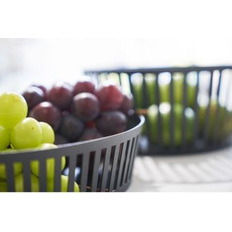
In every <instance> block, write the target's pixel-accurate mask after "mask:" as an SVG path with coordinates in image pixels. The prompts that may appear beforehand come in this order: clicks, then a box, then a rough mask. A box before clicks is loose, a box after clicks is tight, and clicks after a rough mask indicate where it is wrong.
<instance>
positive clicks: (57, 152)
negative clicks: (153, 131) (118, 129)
mask: <svg viewBox="0 0 232 232" xmlns="http://www.w3.org/2000/svg"><path fill="white" fill-rule="evenodd" d="M130 121H131V122H133V126H132V127H131V129H128V130H127V131H125V132H123V133H120V134H116V135H112V136H107V137H104V138H100V139H95V140H90V141H85V142H77V143H72V144H71V143H70V144H65V145H60V146H58V148H56V149H51V150H31V151H24V152H15V153H1V155H0V164H5V165H6V176H7V178H6V182H7V187H8V191H9V192H14V191H15V187H14V186H15V183H14V180H15V178H14V172H13V164H14V163H16V162H18V163H22V165H23V171H24V172H23V181H24V191H28V192H30V191H31V172H30V163H31V162H33V161H38V163H39V191H40V192H46V191H47V178H46V177H47V170H46V161H47V159H51V158H52V159H54V161H55V170H54V188H55V189H54V191H56V192H60V191H61V182H60V179H61V174H62V173H61V157H63V156H65V157H66V158H67V159H68V161H69V162H68V163H69V164H68V166H67V168H68V169H69V170H68V174H67V175H68V177H69V182H68V191H69V192H72V191H73V190H74V180H76V182H77V184H78V185H79V187H80V190H81V191H84V192H85V191H91V192H95V191H103V192H105V191H106V192H108V191H114V192H115V191H126V189H127V188H128V187H129V185H130V181H129V182H126V183H121V180H122V173H126V172H127V170H128V169H129V165H130V166H131V165H133V162H134V159H133V161H132V160H131V159H132V158H134V157H135V155H136V154H135V152H136V150H133V155H131V154H130V152H131V151H130V150H128V149H126V143H127V142H125V141H128V142H129V143H132V141H133V140H134V138H135V137H136V138H137V137H138V136H139V135H140V132H141V129H142V125H143V124H144V121H145V119H144V117H143V116H140V117H138V116H136V115H134V116H133V118H131V119H130ZM122 143H124V145H125V146H124V150H123V152H122V157H121V156H120V157H121V158H120V157H119V153H120V146H121V144H122ZM112 149H115V155H114V160H113V162H110V159H111V155H112V153H111V152H112ZM104 150H106V152H105V153H104V152H103V151H104ZM92 155H93V156H92ZM79 157H82V162H81V164H80V166H78V165H77V160H79ZM101 158H102V159H101ZM119 158H120V160H119ZM126 159H127V162H125V160H126ZM119 162H120V167H119V166H118V164H119ZM111 165H112V167H111ZM102 166H103V171H100V170H101V167H102ZM118 168H119V170H118ZM76 169H79V170H80V175H81V176H80V178H76V175H75V170H76ZM74 176H75V177H74ZM109 176H111V178H110V180H109V179H108V177H109ZM77 179H78V181H77ZM99 180H101V181H100V182H99ZM116 181H118V184H117V185H116V183H117V182H116ZM98 183H99V186H98ZM0 191H2V190H1V189H0Z"/></svg>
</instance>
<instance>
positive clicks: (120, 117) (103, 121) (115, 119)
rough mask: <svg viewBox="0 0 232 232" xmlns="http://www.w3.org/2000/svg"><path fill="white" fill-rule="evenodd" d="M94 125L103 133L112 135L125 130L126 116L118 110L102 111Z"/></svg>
mask: <svg viewBox="0 0 232 232" xmlns="http://www.w3.org/2000/svg"><path fill="white" fill-rule="evenodd" d="M96 127H97V129H98V131H99V132H100V133H102V134H103V135H113V134H117V133H121V132H123V131H125V130H126V127H127V118H126V116H125V114H123V113H122V112H120V111H107V112H103V113H102V114H101V115H100V117H99V118H98V119H97V120H96Z"/></svg>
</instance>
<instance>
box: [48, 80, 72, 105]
mask: <svg viewBox="0 0 232 232" xmlns="http://www.w3.org/2000/svg"><path fill="white" fill-rule="evenodd" d="M72 97H73V88H72V86H71V85H70V84H68V83H64V82H57V83H55V84H54V85H53V87H52V88H51V89H50V90H49V92H48V95H47V100H48V101H50V102H51V103H53V104H54V105H55V106H57V107H58V108H59V109H61V110H65V109H68V108H69V106H70V104H71V101H72Z"/></svg>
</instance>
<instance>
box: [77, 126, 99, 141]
mask: <svg viewBox="0 0 232 232" xmlns="http://www.w3.org/2000/svg"><path fill="white" fill-rule="evenodd" d="M102 137H103V135H102V134H101V133H100V132H98V131H97V130H96V129H95V128H87V129H85V130H84V132H83V134H82V136H81V137H80V139H79V141H86V140H92V139H99V138H102Z"/></svg>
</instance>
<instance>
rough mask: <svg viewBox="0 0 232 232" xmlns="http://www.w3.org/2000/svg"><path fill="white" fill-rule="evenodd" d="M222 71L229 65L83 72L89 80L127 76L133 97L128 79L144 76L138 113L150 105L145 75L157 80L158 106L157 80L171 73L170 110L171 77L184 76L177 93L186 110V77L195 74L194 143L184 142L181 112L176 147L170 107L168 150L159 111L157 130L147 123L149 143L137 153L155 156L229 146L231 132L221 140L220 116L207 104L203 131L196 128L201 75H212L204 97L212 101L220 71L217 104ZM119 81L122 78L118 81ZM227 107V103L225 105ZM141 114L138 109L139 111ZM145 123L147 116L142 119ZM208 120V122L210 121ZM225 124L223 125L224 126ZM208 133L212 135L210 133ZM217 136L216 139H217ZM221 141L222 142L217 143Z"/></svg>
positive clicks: (130, 81) (172, 96)
mask: <svg viewBox="0 0 232 232" xmlns="http://www.w3.org/2000/svg"><path fill="white" fill-rule="evenodd" d="M224 70H230V71H232V66H231V65H224V66H202V67H201V66H189V67H159V68H136V69H127V68H121V69H111V70H89V71H85V74H86V75H90V76H96V75H98V74H101V73H107V74H110V73H118V74H120V73H125V74H127V75H128V81H129V84H130V90H131V93H132V94H133V95H134V94H135V92H134V89H133V88H134V87H133V83H132V78H131V76H132V75H133V74H136V73H140V74H141V75H142V76H143V82H142V91H143V94H144V95H143V106H144V109H142V111H141V112H146V111H145V110H146V109H147V108H148V107H149V106H150V101H149V96H148V93H147V88H146V87H147V86H146V81H145V75H146V74H147V73H151V74H154V75H155V76H156V85H155V90H154V94H155V100H156V102H155V104H156V105H157V106H159V105H160V103H161V98H160V97H161V95H160V86H159V78H162V77H161V76H159V74H162V73H170V74H171V82H170V93H169V94H170V95H169V96H170V104H171V106H173V104H174V96H175V93H174V86H173V85H174V83H173V74H174V73H182V74H184V86H183V89H181V90H179V91H182V93H183V100H182V105H183V108H185V107H186V106H187V96H188V91H189V90H188V85H187V81H186V77H187V75H188V74H189V73H191V72H196V74H197V84H196V95H195V99H194V100H195V103H194V106H192V108H193V110H194V112H195V121H194V129H193V132H192V133H193V141H192V142H191V143H190V142H188V141H187V137H186V135H187V131H186V130H187V125H186V124H187V122H186V116H185V114H184V112H183V115H182V116H183V117H182V125H181V128H182V129H181V130H182V131H181V132H182V133H181V134H182V143H181V145H180V146H176V145H175V114H174V110H173V107H171V117H170V122H169V124H170V146H165V145H164V144H163V130H162V117H161V115H160V111H158V119H157V120H158V123H157V128H151V127H150V125H149V122H148V120H146V133H147V139H148V144H149V146H148V147H147V149H144V146H141V147H143V149H141V150H139V153H140V155H153V154H154V155H157V154H159V155H160V154H163V155H165V154H187V153H196V152H197V153H198V152H205V151H211V150H215V149H221V148H223V147H226V146H229V145H230V144H231V143H232V131H231V132H230V133H229V135H228V136H224V134H223V133H224V132H225V129H224V126H223V125H219V122H218V120H216V119H218V115H219V109H216V112H215V115H213V116H212V115H211V114H210V112H211V109H212V108H211V107H212V106H211V104H210V103H209V105H208V107H207V109H206V114H205V120H204V121H205V123H203V127H204V128H200V126H199V119H200V118H199V117H200V115H199V112H200V108H199V103H198V96H199V94H201V92H200V81H201V79H202V78H203V76H201V73H202V72H203V71H208V72H210V74H211V77H210V80H209V89H208V92H207V93H206V94H207V96H208V97H209V98H211V97H212V87H213V83H214V82H213V81H214V75H213V73H214V71H219V73H220V78H219V83H218V86H216V88H217V100H218V99H219V98H220V95H221V94H222V92H223V91H220V89H221V87H220V86H221V82H222V80H223V78H224V75H223V71H224ZM121 78H122V77H121ZM120 83H121V84H122V83H123V82H122V81H121V82H120ZM229 88H230V86H227V89H228V90H226V91H227V99H226V102H228V101H231V99H229V98H228V93H229V92H230V91H231V90H230V89H229ZM134 97H135V108H136V109H140V107H139V106H138V101H137V99H136V95H134ZM226 104H227V103H226ZM140 110H141V109H140ZM224 110H225V111H226V112H225V120H229V119H230V117H231V114H229V113H228V111H227V110H226V109H224ZM145 117H146V119H147V116H146V115H145ZM209 117H210V118H209ZM211 117H215V123H214V135H211V134H209V126H210V125H209V124H210V119H211ZM223 124H225V122H223ZM154 129H156V130H157V132H158V138H157V142H156V143H152V142H151V131H152V130H154ZM210 133H211V132H210ZM216 134H217V135H218V136H217V135H216ZM222 136H223V137H222ZM220 137H222V139H220Z"/></svg>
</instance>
